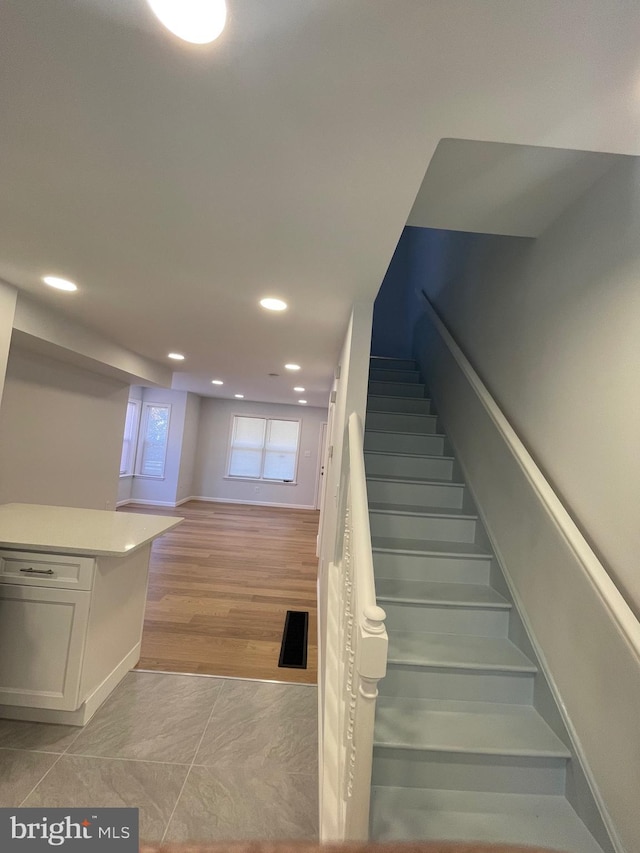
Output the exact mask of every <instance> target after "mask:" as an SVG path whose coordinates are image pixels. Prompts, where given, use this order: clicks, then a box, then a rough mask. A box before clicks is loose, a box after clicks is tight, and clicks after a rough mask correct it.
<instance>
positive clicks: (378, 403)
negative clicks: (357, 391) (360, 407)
mask: <svg viewBox="0 0 640 853" xmlns="http://www.w3.org/2000/svg"><path fill="white" fill-rule="evenodd" d="M367 411H372V412H375V411H379V412H413V413H415V414H418V415H430V414H431V400H429V399H428V397H425V398H424V399H423V398H421V397H376V396H375V395H372V396H370V397H369V399H368V400H367Z"/></svg>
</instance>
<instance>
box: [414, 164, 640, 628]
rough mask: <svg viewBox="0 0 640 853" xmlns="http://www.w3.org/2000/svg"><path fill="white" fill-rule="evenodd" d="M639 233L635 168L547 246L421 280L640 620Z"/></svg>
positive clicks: (598, 188) (535, 244) (537, 244)
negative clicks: (639, 557) (639, 443)
mask: <svg viewBox="0 0 640 853" xmlns="http://www.w3.org/2000/svg"><path fill="white" fill-rule="evenodd" d="M639 234H640V163H639V162H638V159H637V158H628V159H626V160H625V161H624V162H622V163H621V164H619V165H617V166H615V167H614V168H613V169H612V170H611V171H610V172H608V173H607V174H606V175H605V176H604V177H603V178H601V179H600V180H599V181H598V182H597V183H596V184H595V185H594V186H593V187H592V188H591V189H590V190H589V191H587V193H585V194H584V195H583V196H582V197H581V198H580V199H579V200H578V201H577V202H576V203H575V204H574V205H573V206H572V207H570V208H569V209H568V210H566V211H565V213H564V214H563V215H562V216H561V217H560V218H559V219H558V220H557V221H556V222H555V223H553V225H552V226H551V227H550V228H549V229H548V230H547V231H546V232H545V233H544V234H543V235H542V236H541V237H540V238H538V239H537V240H535V241H523V244H522V245H518V244H516V246H517V248H516V249H515V250H513V251H512V250H510V249H509V245H508V243H509V241H508V240H507V239H506V238H505V239H503V240H502V241H501V243H500V244H497V245H496V248H495V250H493V253H492V254H488V255H487V254H485V256H484V257H482V254H481V253H478V254H477V261H476V262H474V263H471V262H469V263H467V264H466V267H465V268H464V269H463V270H462V271H461V272H460V264H458V274H457V275H454V276H453V277H452V278H449V279H448V280H446V281H445V279H446V276H444V275H442V276H440V277H438V276H433V277H425V279H424V280H423V282H422V286H423V287H424V288H425V289H426V291H427V293H428V294H429V296H430V298H431V300H432V302H433V303H434V305H435V307H436V308H437V310H438V312H439V313H440V315H441V316H442V318H443V319H444V321H445V323H446V324H447V325H448V327H449V328H450V330H451V332H452V334H453V336H454V338H455V339H456V340H457V342H458V344H459V345H460V346H461V347H462V349H463V351H464V352H465V353H466V355H467V356H468V358H469V359H470V361H471V363H472V364H473V365H474V367H475V368H476V370H477V371H478V373H479V374H480V375H481V377H482V378H483V379H484V381H485V382H486V384H487V385H488V387H489V389H490V391H491V392H492V394H493V395H494V397H495V398H496V399H497V401H498V403H499V404H500V406H501V407H502V409H503V410H504V411H505V413H506V415H507V417H508V419H509V420H510V422H511V423H512V424H513V426H514V427H515V428H516V431H517V432H518V434H519V435H520V437H521V438H522V440H523V441H524V443H525V444H526V445H527V447H528V448H529V449H530V451H531V452H532V454H533V456H534V458H535V459H536V461H537V462H538V464H539V465H540V467H541V468H542V470H543V471H544V472H545V474H546V476H547V478H548V479H549V480H550V481H551V483H552V484H553V486H554V487H555V489H556V491H557V492H558V494H559V495H560V496H561V498H562V500H563V502H564V504H565V506H566V507H567V508H568V509H569V511H570V512H571V514H572V516H573V517H574V519H575V520H576V522H577V523H578V525H579V527H580V528H581V529H582V530H583V531H584V532H585V534H586V536H587V538H588V539H589V541H590V542H591V544H592V546H593V547H594V548H595V550H596V552H597V553H598V554H599V556H600V557H601V559H602V560H603V562H604V564H605V565H606V567H607V569H608V570H609V572H610V573H611V576H612V577H613V579H614V580H615V582H616V584H617V586H618V587H619V589H620V590H621V591H622V592H623V594H624V595H625V597H626V599H627V601H628V602H629V604H630V605H631V606H632V608H633V609H634V610H635V612H636V614H640V572H638V553H640V524H639V523H638V507H640V453H639V452H638V440H639V436H640V393H639V380H640V345H639V343H638V342H639V341H640V285H639V282H640V239H639V237H638V235H639ZM494 239H495V238H494ZM498 239H499V238H498Z"/></svg>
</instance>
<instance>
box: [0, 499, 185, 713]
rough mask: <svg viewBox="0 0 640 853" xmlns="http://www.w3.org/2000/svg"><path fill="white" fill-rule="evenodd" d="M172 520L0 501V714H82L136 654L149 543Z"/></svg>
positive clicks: (132, 663)
mask: <svg viewBox="0 0 640 853" xmlns="http://www.w3.org/2000/svg"><path fill="white" fill-rule="evenodd" d="M182 521H183V519H182V518H177V517H172V516H154V515H143V514H139V513H116V512H109V511H106V510H94V509H74V508H71V507H57V506H40V505H38V504H19V503H12V504H3V505H0V717H9V718H12V719H20V720H35V721H39V722H48V723H66V724H68V725H80V726H82V725H84V724H85V723H87V722H88V721H89V720H90V719H91V717H92V716H93V714H94V713H95V712H96V710H97V709H98V707H99V706H100V705H101V704H102V702H104V700H105V699H106V697H107V696H108V695H109V694H110V693H111V691H112V690H113V689H114V687H115V686H116V685H117V684H118V683H119V681H120V680H121V679H122V678H123V677H124V676H125V675H126V673H127V672H128V671H129V670H130V669H132V668H133V667H134V666H135V665H136V663H137V662H138V660H139V659H140V640H141V635H142V626H143V622H144V609H145V602H146V594H147V582H148V576H149V556H150V552H151V543H152V542H153V540H154V539H156V538H157V537H158V536H161V535H162V534H163V533H165V532H166V531H167V530H170V529H171V528H172V527H175V526H176V525H177V524H180V523H181V522H182Z"/></svg>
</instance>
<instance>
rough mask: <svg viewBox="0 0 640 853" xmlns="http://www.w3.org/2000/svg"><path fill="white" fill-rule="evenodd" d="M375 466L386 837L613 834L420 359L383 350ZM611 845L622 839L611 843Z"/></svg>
mask: <svg viewBox="0 0 640 853" xmlns="http://www.w3.org/2000/svg"><path fill="white" fill-rule="evenodd" d="M367 412H368V414H367V423H366V429H365V466H366V471H367V490H368V494H369V516H370V523H371V538H372V548H373V559H374V567H375V574H376V591H377V597H378V603H379V604H380V606H382V607H383V608H384V609H385V611H386V613H387V620H386V627H387V632H388V634H389V658H388V667H387V675H386V677H385V678H384V679H383V680H382V681H381V682H380V684H379V694H380V695H379V698H378V703H377V710H376V729H375V738H374V760H373V774H372V797H371V837H372V839H374V840H380V841H391V840H419V839H420V840H428V841H435V840H447V841H481V842H493V843H505V844H509V843H510V844H522V845H534V846H541V847H551V848H556V849H561V850H566V851H568V853H602V851H603V848H602V847H601V846H600V845H599V844H598V843H597V842H596V840H595V839H594V837H593V835H592V834H591V832H590V831H589V829H588V828H587V826H586V825H585V824H584V822H583V821H582V820H581V819H580V817H579V816H578V815H577V814H576V812H575V811H574V809H573V808H572V806H571V804H570V803H569V801H568V800H567V798H566V797H565V783H566V777H567V773H566V771H567V763H568V762H569V761H571V760H573V759H572V757H571V751H570V749H569V748H568V746H567V744H566V743H565V742H563V740H562V739H561V738H560V737H558V735H557V734H555V733H554V731H552V729H551V727H550V726H549V725H548V724H547V722H546V721H545V720H544V719H543V717H542V716H541V715H540V714H539V713H538V711H537V710H536V708H535V707H534V705H533V699H534V684H535V679H536V678H537V677H540V676H539V675H538V667H537V664H536V662H535V661H533V660H531V658H530V656H529V655H528V654H527V653H525V651H523V650H522V649H520V648H519V647H518V646H517V645H515V644H514V642H512V640H511V639H510V638H509V620H510V618H513V617H512V615H511V614H512V602H511V601H509V600H507V598H505V593H504V588H503V587H502V586H501V587H500V590H497V589H495V588H494V587H492V586H491V578H492V577H495V572H496V571H497V570H498V569H497V564H496V561H495V558H494V556H493V554H492V553H491V551H490V549H489V548H488V547H487V545H486V536H485V534H484V531H483V530H482V526H481V522H480V519H479V517H478V515H477V513H476V511H475V509H474V507H473V505H472V503H471V501H470V498H469V495H468V494H467V489H466V486H465V484H464V482H462V478H461V477H460V475H459V471H458V468H457V465H456V463H455V459H454V458H453V456H452V455H451V454H450V451H449V447H448V442H447V440H446V436H445V435H444V434H443V433H442V430H441V429H440V425H439V423H438V419H437V413H435V412H434V409H433V405H432V403H431V401H430V400H429V399H428V394H427V390H426V386H425V385H424V384H423V383H422V382H421V378H420V375H419V373H418V371H417V367H416V364H415V363H414V362H411V361H410V360H406V359H405V360H399V359H391V358H372V360H371V374H370V382H369V400H368V406H367ZM605 849H606V851H608V850H609V848H608V847H606V848H605Z"/></svg>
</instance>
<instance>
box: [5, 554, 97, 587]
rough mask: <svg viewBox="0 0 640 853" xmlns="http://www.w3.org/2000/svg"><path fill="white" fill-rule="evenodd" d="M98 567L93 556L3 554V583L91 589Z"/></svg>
mask: <svg viewBox="0 0 640 853" xmlns="http://www.w3.org/2000/svg"><path fill="white" fill-rule="evenodd" d="M94 564H95V560H94V559H93V557H74V556H72V555H69V554H37V553H34V552H31V551H0V583H20V584H24V585H25V586H51V587H58V588H60V589H91V584H92V582H93V567H94Z"/></svg>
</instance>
